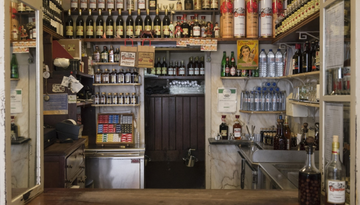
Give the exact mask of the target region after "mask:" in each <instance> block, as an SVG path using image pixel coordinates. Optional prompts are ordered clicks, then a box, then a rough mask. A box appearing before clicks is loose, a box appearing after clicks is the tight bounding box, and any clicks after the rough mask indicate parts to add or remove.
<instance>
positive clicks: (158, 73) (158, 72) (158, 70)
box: [156, 67, 161, 75]
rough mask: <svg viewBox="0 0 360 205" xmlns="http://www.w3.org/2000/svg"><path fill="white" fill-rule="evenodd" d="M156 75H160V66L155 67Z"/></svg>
mask: <svg viewBox="0 0 360 205" xmlns="http://www.w3.org/2000/svg"><path fill="white" fill-rule="evenodd" d="M156 75H161V67H156Z"/></svg>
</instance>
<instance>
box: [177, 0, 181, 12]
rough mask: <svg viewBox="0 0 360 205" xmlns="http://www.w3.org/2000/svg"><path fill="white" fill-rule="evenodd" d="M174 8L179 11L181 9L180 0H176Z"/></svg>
mask: <svg viewBox="0 0 360 205" xmlns="http://www.w3.org/2000/svg"><path fill="white" fill-rule="evenodd" d="M176 10H177V11H181V10H182V3H181V0H178V1H177V2H176Z"/></svg>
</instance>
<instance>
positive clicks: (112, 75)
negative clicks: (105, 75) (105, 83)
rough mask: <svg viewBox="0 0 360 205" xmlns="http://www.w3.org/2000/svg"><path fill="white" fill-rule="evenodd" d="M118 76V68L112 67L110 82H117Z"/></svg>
mask: <svg viewBox="0 0 360 205" xmlns="http://www.w3.org/2000/svg"><path fill="white" fill-rule="evenodd" d="M116 77H117V73H116V69H112V72H111V74H110V83H116Z"/></svg>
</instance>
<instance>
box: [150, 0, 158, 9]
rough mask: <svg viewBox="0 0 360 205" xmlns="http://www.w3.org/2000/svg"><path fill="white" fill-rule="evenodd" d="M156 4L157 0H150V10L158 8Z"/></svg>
mask: <svg viewBox="0 0 360 205" xmlns="http://www.w3.org/2000/svg"><path fill="white" fill-rule="evenodd" d="M156 5H157V0H150V1H149V9H150V10H155V9H156Z"/></svg>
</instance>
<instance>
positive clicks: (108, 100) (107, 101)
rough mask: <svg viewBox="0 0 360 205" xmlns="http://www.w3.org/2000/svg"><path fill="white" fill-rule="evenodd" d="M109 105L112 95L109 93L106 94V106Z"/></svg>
mask: <svg viewBox="0 0 360 205" xmlns="http://www.w3.org/2000/svg"><path fill="white" fill-rule="evenodd" d="M111 103H112V95H111V93H108V95H107V97H106V104H111Z"/></svg>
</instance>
